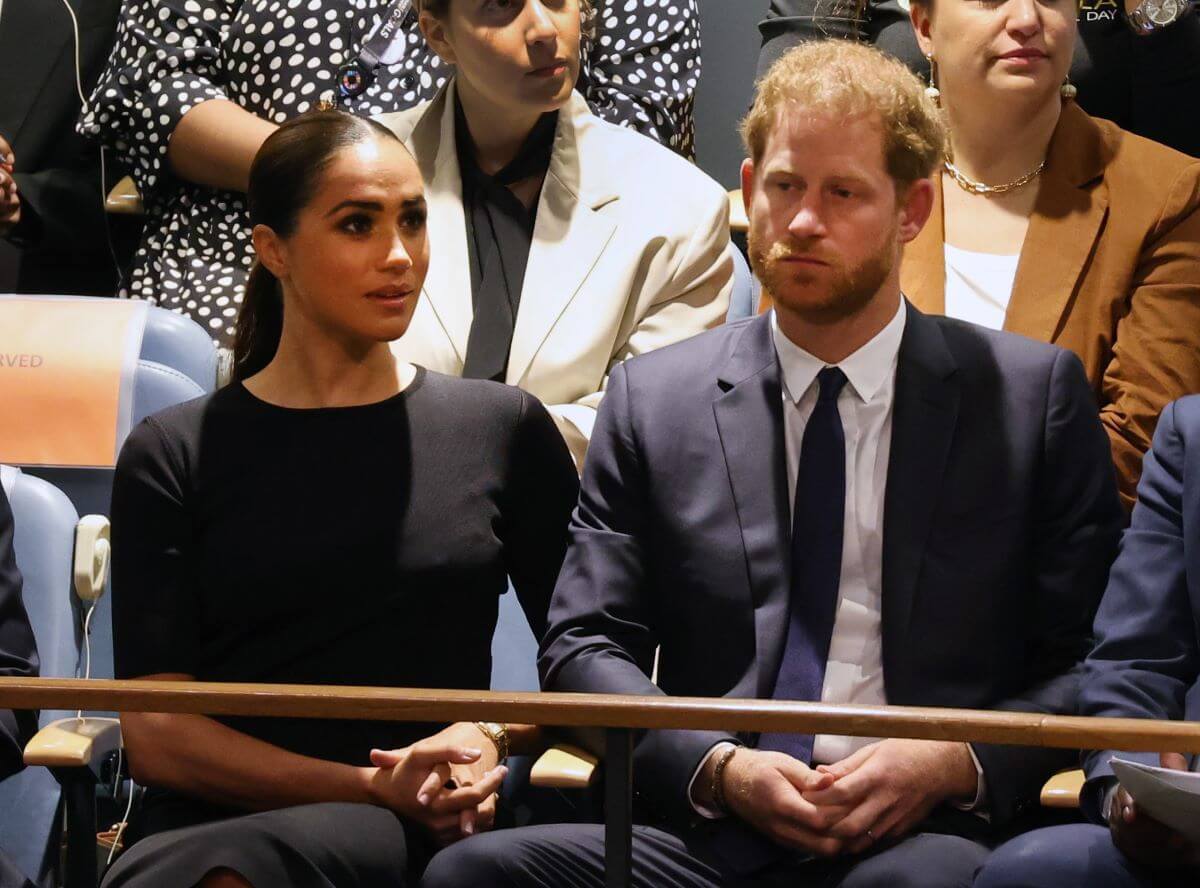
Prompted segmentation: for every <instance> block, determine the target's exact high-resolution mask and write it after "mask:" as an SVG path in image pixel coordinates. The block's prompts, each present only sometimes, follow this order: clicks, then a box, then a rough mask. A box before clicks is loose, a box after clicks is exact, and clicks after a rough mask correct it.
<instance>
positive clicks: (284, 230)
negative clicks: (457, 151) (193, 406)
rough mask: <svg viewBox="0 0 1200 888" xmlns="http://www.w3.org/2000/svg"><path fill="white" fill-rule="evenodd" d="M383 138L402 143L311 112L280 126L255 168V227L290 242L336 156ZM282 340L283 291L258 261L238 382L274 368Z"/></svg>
mask: <svg viewBox="0 0 1200 888" xmlns="http://www.w3.org/2000/svg"><path fill="white" fill-rule="evenodd" d="M380 138H383V139H393V140H395V141H397V142H398V141H400V140H399V139H398V138H397V137H396V134H395V133H393V132H392V131H391V130H390V129H388V128H387V127H385V126H384V125H383V124H381V123H378V122H376V121H374V120H369V119H367V118H364V117H355V116H354V115H353V114H347V113H346V112H345V111H310V112H309V113H307V114H302V115H300V116H299V117H295V118H293V119H292V120H289V121H288V122H287V123H285V124H283V125H282V126H280V127H279V129H277V130H275V132H273V133H271V135H270V136H268V137H267V140H266V141H265V142H263V145H262V147H261V148H259V149H258V154H256V155H254V162H253V163H251V164H250V185H249V187H248V188H247V189H246V206H247V209H248V210H249V213H250V225H251V227H253V226H255V225H265V226H266V227H267V228H270V229H271V230H272V231H273V232H275V234H276V236H278V237H280V238H283V239H285V240H286V239H287V238H289V237H291V235H292V233H293V232H294V231H295V230H296V223H297V221H298V219H299V217H300V211H301V210H303V209H304V207H305V206H307V205H308V202H309V201H310V200H312V197H313V195H314V194H315V193H316V191H317V187H318V186H319V184H320V181H321V175H322V174H323V173H324V172H325V168H326V167H328V166H329V164H330V162H331V161H332V160H333V158H334V156H335V155H336V154H337V153H338V152H339V151H341V150H342V149H343V148H345V147H348V146H350V145H355V144H357V143H359V142H365V141H367V140H368V139H380ZM282 335H283V288H282V287H281V286H280V283H279V279H278V278H276V277H275V275H274V274H272V273H271V271H270V270H269V269H268V268H267V267H266V266H264V265H263V264H262V263H261V262H259V261H258V260H255V262H254V267H253V268H251V270H250V277H249V278H248V279H247V281H246V292H245V294H244V295H243V296H242V307H241V309H240V310H239V311H238V317H237V332H236V334H235V336H234V340H233V378H234V380H235V381H238V382H240V381H241V380H244V379H248V378H249V377H251V376H253V375H254V374H255V373H258V372H259V371H261V370H262V369H263V368H264V367H266V366H267V364H269V363H271V359H272V358H274V357H275V352H276V351H278V350H279V338H280V336H282Z"/></svg>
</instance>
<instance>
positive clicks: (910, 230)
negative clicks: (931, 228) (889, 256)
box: [896, 179, 934, 244]
mask: <svg viewBox="0 0 1200 888" xmlns="http://www.w3.org/2000/svg"><path fill="white" fill-rule="evenodd" d="M933 196H934V185H933V180H932V179H917V181H915V182H913V183H912V184H911V185H909V186H908V191H907V192H906V193H905V194H904V195H903V197H902V199H901V202H900V224H899V226H898V228H897V231H896V235H897V238H898V239H899V241H900V243H902V244H907V243H908V242H909V241H912V240H915V239H916V237H917V235H918V234H920V233H921V229H922V228H924V227H925V223H926V222H928V221H929V215H930V214H931V213H932V212H933Z"/></svg>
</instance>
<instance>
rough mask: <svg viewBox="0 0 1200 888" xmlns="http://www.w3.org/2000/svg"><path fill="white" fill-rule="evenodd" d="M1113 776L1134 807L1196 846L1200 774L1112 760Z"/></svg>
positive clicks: (1199, 838) (1199, 834)
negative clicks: (1135, 805)
mask: <svg viewBox="0 0 1200 888" xmlns="http://www.w3.org/2000/svg"><path fill="white" fill-rule="evenodd" d="M1111 764H1112V769H1113V773H1114V774H1116V775H1117V780H1119V781H1120V782H1121V786H1122V787H1124V789H1125V791H1126V792H1128V793H1129V794H1130V795H1131V796H1132V797H1133V800H1134V801H1135V802H1137V804H1138V807H1139V808H1141V809H1142V810H1144V811H1145V812H1146V813H1147V814H1149V815H1150V816H1151V817H1153V818H1154V819H1155V820H1157V821H1158V822H1159V823H1161V824H1163V825H1164V826H1169V827H1171V828H1172V829H1174V830H1175V831H1176V832H1178V833H1180V834H1181V835H1183V836H1185V837H1186V838H1188V839H1190V840H1191V841H1193V842H1200V774H1197V773H1193V772H1191V771H1175V770H1172V769H1170V768H1156V767H1154V766H1153V765H1144V764H1142V763H1141V762H1131V761H1127V760H1125V759H1120V758H1114V759H1112V761H1111Z"/></svg>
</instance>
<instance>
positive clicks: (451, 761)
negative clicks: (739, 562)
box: [105, 111, 577, 888]
mask: <svg viewBox="0 0 1200 888" xmlns="http://www.w3.org/2000/svg"><path fill="white" fill-rule="evenodd" d="M249 204H250V214H251V219H252V221H253V222H254V242H255V248H256V251H257V253H258V256H259V265H257V266H256V269H255V271H254V272H253V273H252V275H251V278H250V283H249V286H248V291H247V299H246V301H245V303H244V305H243V307H242V313H241V316H240V318H239V338H238V342H237V347H236V349H235V354H236V376H235V381H234V382H233V383H232V384H231V385H229V386H228V387H226V388H224V389H222V390H220V391H218V392H217V393H215V394H213V395H209V396H207V397H205V398H201V399H198V400H196V401H192V402H189V403H187V404H184V405H181V406H178V407H175V408H172V409H170V410H167V411H164V412H163V413H160V414H157V415H156V416H154V417H151V418H150V419H148V420H146V421H145V422H144V423H142V424H141V425H140V426H139V427H138V428H137V429H135V431H134V432H133V434H132V435H131V436H130V438H129V440H128V442H127V443H126V445H125V447H124V449H123V450H122V453H121V457H120V460H119V463H118V467H117V476H116V482H115V489H114V496H113V545H114V550H115V557H114V581H113V588H114V600H113V616H114V629H115V655H116V669H117V674H118V676H119V677H122V678H158V679H173V680H192V679H194V680H201V681H238V682H270V683H275V682H279V683H292V682H294V683H321V684H343V685H385V686H400V687H455V688H485V687H487V686H488V681H489V675H490V662H491V657H490V644H491V637H492V633H493V630H494V627H495V622H496V613H497V606H498V598H499V596H500V595H501V594H503V593H504V591H505V588H506V578H507V577H509V576H511V578H512V581H513V585H514V586H515V588H516V590H517V595H518V597H519V598H520V601H521V604H522V607H523V609H524V611H525V614H526V616H527V617H528V619H529V622H530V625H531V626H532V627H533V629H534V632H535V634H540V633H541V632H542V631H543V629H544V626H545V616H546V609H547V606H548V603H549V599H550V594H551V592H552V590H553V585H554V580H555V577H556V575H557V572H558V568H559V565H560V563H561V560H562V555H563V552H564V549H565V545H566V525H567V519H568V517H569V512H570V509H571V508H572V506H573V504H574V501H575V496H576V491H577V482H576V474H575V469H574V466H573V464H572V462H571V458H570V456H569V454H568V452H567V449H566V447H565V445H564V444H563V441H562V438H561V436H560V435H559V433H558V432H557V430H556V429H555V426H554V423H553V421H552V420H551V419H550V417H549V415H548V414H547V413H546V411H545V409H543V407H542V406H541V404H540V403H538V402H537V400H535V399H534V398H533V397H532V396H530V395H528V394H526V393H525V392H523V391H521V390H520V389H517V388H514V387H509V386H504V385H500V384H497V383H492V382H486V381H471V380H460V379H455V378H451V377H447V376H442V375H440V374H436V373H431V372H426V371H424V370H422V369H419V368H415V367H412V366H410V365H407V364H402V363H399V362H397V361H396V360H395V359H394V358H393V356H392V353H391V351H390V350H389V347H388V343H389V341H390V340H392V339H394V338H396V337H398V336H400V335H402V334H403V333H404V331H405V330H406V328H407V326H408V323H409V321H410V319H411V317H412V313H413V309H414V307H415V302H416V300H417V298H418V296H419V294H420V290H421V283H422V279H423V277H424V274H425V269H426V267H427V265H428V257H429V247H428V244H427V242H426V237H425V214H426V209H425V199H424V192H423V186H422V183H421V179H420V174H419V172H418V170H417V167H416V165H415V163H414V162H413V160H412V158H411V157H410V156H409V155H408V153H407V151H405V149H404V147H403V145H402V144H401V143H400V142H399V141H398V140H397V139H395V137H394V136H392V134H391V133H390V132H388V131H387V130H386V129H384V128H383V127H381V126H379V125H378V124H376V123H373V122H370V121H366V120H363V119H360V118H356V117H353V116H351V115H349V114H345V113H343V112H339V111H326V112H314V113H312V114H310V115H306V116H304V117H301V118H298V119H296V120H293V121H291V122H289V123H287V124H285V125H284V126H283V127H281V128H280V129H279V130H278V131H277V132H276V133H275V134H273V135H272V136H271V137H270V138H269V139H268V140H267V142H266V143H265V144H264V146H263V148H262V149H261V151H260V152H259V154H258V156H257V158H256V159H255V162H254V165H253V167H252V168H251V172H250V184H249ZM122 729H123V731H124V737H125V744H126V748H127V751H128V756H129V762H130V767H131V770H132V774H133V777H134V778H135V779H136V780H137V781H138V782H139V783H141V784H142V785H144V786H146V787H148V789H147V792H146V796H145V803H144V804H143V805H142V807H141V809H140V812H139V814H138V815H137V816H136V818H135V819H134V822H133V823H132V824H131V827H130V831H131V835H130V838H131V840H132V841H133V842H134V844H133V847H132V848H131V849H130V850H129V851H127V852H126V853H125V855H124V856H123V857H122V858H121V859H120V860H119V861H118V863H117V864H116V866H115V867H114V868H113V870H112V871H110V873H109V874H108V876H107V877H106V880H105V885H106V886H125V885H146V886H162V885H171V886H176V885H179V886H190V885H197V884H199V885H202V886H205V888H212V886H241V888H244V886H245V885H254V886H259V888H268V886H271V888H273V886H276V885H301V886H305V885H312V886H329V885H336V886H358V885H364V886H365V885H370V886H376V885H402V884H405V880H406V878H407V876H408V875H410V874H411V873H413V872H416V871H419V869H420V868H421V866H422V863H423V860H424V858H425V857H427V856H428V854H429V853H430V851H431V850H433V849H434V848H436V847H437V846H440V845H444V844H446V843H449V842H452V841H455V840H457V839H459V838H461V837H463V836H464V835H469V834H471V833H472V832H474V831H476V830H482V829H488V828H490V827H491V826H492V823H493V818H494V816H495V802H494V792H495V790H496V789H497V788H498V787H499V785H500V781H501V780H502V779H503V776H504V773H505V769H504V767H503V762H502V759H503V756H504V755H505V753H507V752H508V751H509V750H510V749H511V750H512V751H514V752H518V751H521V750H522V749H528V748H529V747H530V746H531V745H532V744H533V743H534V742H535V739H536V738H535V735H536V729H533V728H529V727H523V726H517V725H510V726H499V725H474V724H469V723H459V724H454V725H449V726H446V725H428V724H425V725H413V724H404V723H378V722H367V721H347V722H334V721H315V720H296V719H280V718H220V719H217V718H208V717H203V716H191V715H155V714H140V713H130V714H126V715H124V716H122ZM449 777H453V778H454V780H453V781H449V780H448V778H449ZM447 787H449V788H447ZM252 812H256V813H252Z"/></svg>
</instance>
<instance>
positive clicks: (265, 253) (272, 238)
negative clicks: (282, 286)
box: [250, 225, 288, 280]
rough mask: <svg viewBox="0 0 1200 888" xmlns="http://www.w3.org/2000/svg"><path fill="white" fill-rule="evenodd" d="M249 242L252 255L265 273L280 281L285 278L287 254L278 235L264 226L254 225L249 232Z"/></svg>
mask: <svg viewBox="0 0 1200 888" xmlns="http://www.w3.org/2000/svg"><path fill="white" fill-rule="evenodd" d="M250 240H251V241H252V242H253V243H254V253H255V255H256V256H257V257H258V261H259V262H261V263H262V264H263V266H264V267H266V269H267V271H269V272H271V274H273V275H275V277H277V278H278V279H280V280H283V279H284V278H285V277H287V272H288V267H287V252H286V251H285V250H284V248H283V241H282V240H280V238H279V235H277V234H276V233H275V232H274V231H272V230H271V229H270V228H268V227H267V226H266V225H255V226H254V230H253V231H251V232H250Z"/></svg>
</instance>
